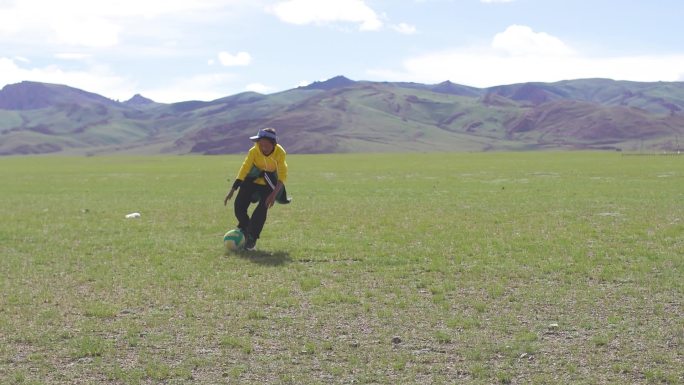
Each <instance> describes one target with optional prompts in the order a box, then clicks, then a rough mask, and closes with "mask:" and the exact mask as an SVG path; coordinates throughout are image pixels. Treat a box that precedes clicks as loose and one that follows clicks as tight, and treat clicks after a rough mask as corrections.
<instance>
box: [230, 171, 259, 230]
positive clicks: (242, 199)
mask: <svg viewBox="0 0 684 385" xmlns="http://www.w3.org/2000/svg"><path fill="white" fill-rule="evenodd" d="M253 192H254V183H251V182H243V183H242V185H241V186H240V189H239V190H238V194H237V197H235V202H234V210H235V218H237V220H238V225H237V227H238V229H240V230H241V231H242V233H243V234H246V233H247V229H248V228H249V223H250V220H249V215H248V214H247V209H248V208H249V204H250V203H251V199H252V193H253Z"/></svg>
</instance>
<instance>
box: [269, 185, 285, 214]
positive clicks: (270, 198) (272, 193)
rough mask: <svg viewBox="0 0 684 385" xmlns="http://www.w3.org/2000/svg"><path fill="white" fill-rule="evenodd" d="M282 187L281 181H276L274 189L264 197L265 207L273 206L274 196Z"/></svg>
mask: <svg viewBox="0 0 684 385" xmlns="http://www.w3.org/2000/svg"><path fill="white" fill-rule="evenodd" d="M282 188H283V182H281V181H278V184H277V185H276V187H275V189H273V191H272V192H271V193H270V194H268V196H267V197H266V202H265V203H266V207H267V208H269V209H270V208H271V207H273V204H274V203H275V200H276V197H277V196H278V193H279V192H280V190H281V189H282Z"/></svg>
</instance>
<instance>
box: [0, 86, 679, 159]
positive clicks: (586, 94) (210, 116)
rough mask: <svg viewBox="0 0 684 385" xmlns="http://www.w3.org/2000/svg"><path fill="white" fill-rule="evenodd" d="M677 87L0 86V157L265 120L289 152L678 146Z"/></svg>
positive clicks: (160, 146) (199, 137) (140, 144)
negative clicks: (116, 89)
mask: <svg viewBox="0 0 684 385" xmlns="http://www.w3.org/2000/svg"><path fill="white" fill-rule="evenodd" d="M683 110H684V83H681V82H671V83H663V82H657V83H638V82H624V81H613V80H608V79H580V80H568V81H562V82H557V83H524V84H514V85H508V86H498V87H491V88H486V89H477V88H471V87H465V86H460V85H456V84H453V83H450V82H444V83H440V84H437V85H425V84H418V83H388V82H368V81H352V80H349V79H347V78H344V77H336V78H333V79H330V80H328V81H326V82H316V83H313V84H311V85H309V86H306V87H300V88H296V89H291V90H287V91H283V92H279V93H275V94H270V95H262V94H258V93H254V92H246V93H241V94H236V95H231V96H227V97H224V98H220V99H217V100H214V101H209V102H204V101H186V102H181V103H174V104H161V103H155V102H153V101H151V100H149V99H146V98H144V97H142V96H141V95H136V96H135V97H134V98H132V99H131V100H129V101H126V102H116V101H112V100H109V99H106V98H103V97H101V96H99V95H96V94H92V93H88V92H85V91H81V90H77V89H74V88H71V87H67V86H61V85H54V84H43V83H33V82H22V83H19V84H14V85H9V86H6V87H5V88H3V89H2V90H1V91H0V154H1V155H16V154H43V153H64V154H109V153H120V152H125V153H136V154H158V153H167V154H188V153H195V154H228V153H240V152H243V151H244V150H245V149H246V147H248V146H249V145H250V143H249V140H248V139H247V138H248V137H249V136H250V135H253V134H254V132H256V131H257V130H258V129H259V128H263V127H266V126H271V127H275V128H276V129H277V130H278V132H279V134H280V137H281V140H282V143H283V145H285V147H286V148H287V149H288V151H289V152H293V153H335V152H406V151H415V152H425V151H500V150H515V151H517V150H535V149H604V150H618V151H620V150H621V151H677V150H679V149H681V148H682V146H684V144H683V143H682V142H684V113H683V112H682V111H683Z"/></svg>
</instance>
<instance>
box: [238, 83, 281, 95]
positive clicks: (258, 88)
mask: <svg viewBox="0 0 684 385" xmlns="http://www.w3.org/2000/svg"><path fill="white" fill-rule="evenodd" d="M245 90H247V91H252V92H258V93H260V94H268V93H271V92H273V91H274V90H275V89H274V88H273V87H269V86H267V85H264V84H261V83H250V84H248V85H247V87H245Z"/></svg>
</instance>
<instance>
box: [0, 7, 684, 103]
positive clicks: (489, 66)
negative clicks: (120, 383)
mask: <svg viewBox="0 0 684 385" xmlns="http://www.w3.org/2000/svg"><path fill="white" fill-rule="evenodd" d="M682 15H684V2H682V1H681V0H653V1H646V0H643V1H642V0H592V1H587V0H110V1H106V2H104V1H97V0H59V1H54V0H0V86H4V85H5V84H11V83H17V82H20V81H23V80H31V81H40V82H49V83H59V84H66V85H69V86H73V87H77V88H81V89H84V90H86V91H90V92H95V93H98V94H100V95H103V96H106V97H109V98H112V99H117V100H122V101H123V100H127V99H129V98H130V97H132V96H133V95H134V94H136V93H140V94H142V95H144V96H146V97H149V98H151V99H154V100H156V101H159V102H167V103H168V102H178V101H186V100H213V99H217V98H220V97H224V96H229V95H234V94H237V93H240V92H244V91H256V92H261V93H274V92H279V91H283V90H287V89H290V88H294V87H297V86H300V85H304V84H308V83H311V82H313V81H317V80H325V79H328V78H331V77H333V76H336V75H345V76H347V77H349V78H350V79H353V80H372V81H412V82H421V83H428V84H435V83H440V82H442V81H445V80H450V81H452V82H454V83H459V84H464V85H469V86H474V87H488V86H493V85H501V84H512V83H520V82H527V81H542V82H553V81H558V80H564V79H578V78H590V77H603V78H612V79H616V80H634V81H684V44H682V43H681V41H682V36H684V21H683V20H684V19H682Z"/></svg>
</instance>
